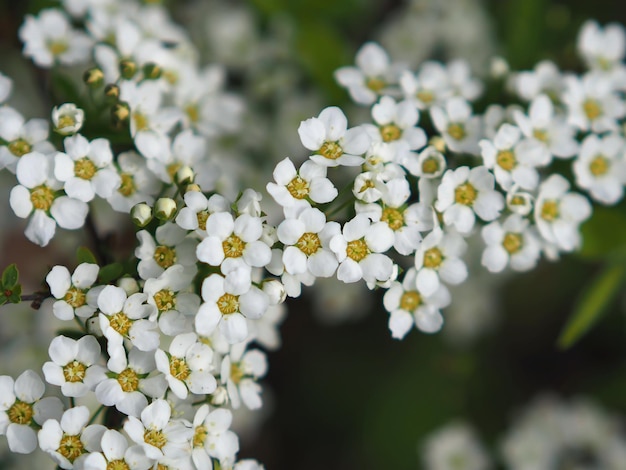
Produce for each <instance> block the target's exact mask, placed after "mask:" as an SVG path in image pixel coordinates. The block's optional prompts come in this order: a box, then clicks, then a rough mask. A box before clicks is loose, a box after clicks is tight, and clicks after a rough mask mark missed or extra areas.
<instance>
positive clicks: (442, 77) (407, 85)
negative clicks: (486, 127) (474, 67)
mask: <svg viewBox="0 0 626 470" xmlns="http://www.w3.org/2000/svg"><path fill="white" fill-rule="evenodd" d="M400 86H401V87H402V92H403V93H404V96H405V98H406V99H408V100H411V101H412V102H413V104H414V105H415V106H416V107H417V108H418V109H427V108H430V107H431V106H435V105H439V104H441V103H443V102H444V101H445V100H446V99H447V98H449V97H450V96H451V95H452V90H451V88H450V83H449V76H448V73H447V71H446V69H445V67H444V66H443V65H442V64H441V63H439V62H429V61H427V62H424V63H423V64H422V65H421V66H420V68H419V71H418V72H417V74H416V75H413V74H412V73H411V72H409V71H404V72H402V75H401V76H400Z"/></svg>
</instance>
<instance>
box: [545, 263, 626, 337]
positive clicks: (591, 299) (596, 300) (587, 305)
mask: <svg viewBox="0 0 626 470" xmlns="http://www.w3.org/2000/svg"><path fill="white" fill-rule="evenodd" d="M625 273H626V264H623V263H622V264H611V265H607V266H606V267H605V268H604V270H603V271H602V272H601V273H600V275H599V276H598V277H597V278H596V279H594V280H593V282H592V283H591V284H590V285H588V286H587V288H586V289H585V290H584V292H583V293H582V296H581V297H580V300H579V301H578V303H577V306H576V308H575V309H574V313H573V314H572V315H571V316H570V318H569V320H568V321H567V324H566V325H565V327H564V328H563V330H562V331H561V334H560V336H559V339H558V340H557V345H558V347H559V348H560V349H568V348H570V347H572V346H573V345H574V344H575V343H576V342H577V341H578V340H579V339H580V338H581V337H582V336H583V335H584V334H585V333H587V331H589V329H590V328H591V327H592V326H593V325H594V324H595V323H596V322H597V321H598V320H599V319H600V316H601V315H602V314H603V313H604V311H605V310H606V307H607V306H608V305H610V303H611V301H612V300H613V299H614V298H615V296H616V295H617V294H618V292H619V291H620V287H621V284H622V280H623V279H624V274H625Z"/></svg>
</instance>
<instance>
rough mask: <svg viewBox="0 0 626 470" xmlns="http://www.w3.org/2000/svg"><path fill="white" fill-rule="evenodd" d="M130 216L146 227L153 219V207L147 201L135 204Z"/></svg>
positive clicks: (139, 225)
mask: <svg viewBox="0 0 626 470" xmlns="http://www.w3.org/2000/svg"><path fill="white" fill-rule="evenodd" d="M130 217H131V218H132V219H133V223H134V224H135V225H137V226H138V227H145V226H146V225H148V224H149V223H150V221H151V220H152V208H151V207H150V206H149V205H148V204H146V203H145V202H140V203H139V204H135V205H134V206H133V208H132V209H131V210H130Z"/></svg>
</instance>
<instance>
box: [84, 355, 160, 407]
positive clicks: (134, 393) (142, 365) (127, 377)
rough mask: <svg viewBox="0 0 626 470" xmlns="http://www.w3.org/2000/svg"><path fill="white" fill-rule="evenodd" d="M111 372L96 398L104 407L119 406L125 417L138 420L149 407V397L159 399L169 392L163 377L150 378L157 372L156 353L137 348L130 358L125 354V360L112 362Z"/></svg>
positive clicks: (109, 366) (100, 386) (97, 392)
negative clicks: (151, 374) (133, 417)
mask: <svg viewBox="0 0 626 470" xmlns="http://www.w3.org/2000/svg"><path fill="white" fill-rule="evenodd" d="M155 349H156V348H155ZM108 368H109V371H110V372H108V373H107V376H108V378H107V379H105V380H103V381H102V382H100V383H99V384H98V385H97V387H96V389H95V392H96V398H97V399H98V401H99V402H100V403H101V404H103V405H104V406H115V408H117V410H118V411H120V412H122V413H124V414H125V415H128V416H136V417H138V416H139V415H140V414H141V412H142V411H143V409H144V408H145V407H146V406H148V399H147V398H146V396H148V397H151V398H159V397H162V396H163V395H164V394H165V391H166V390H167V382H166V380H165V377H164V376H163V375H162V374H158V375H153V376H152V377H146V375H148V374H150V373H151V372H153V371H154V370H156V362H155V359H154V353H152V352H143V351H140V350H139V349H136V348H133V349H131V350H130V352H129V353H128V358H126V354H125V353H124V354H122V358H121V359H120V358H118V359H117V360H115V361H111V360H109V363H108Z"/></svg>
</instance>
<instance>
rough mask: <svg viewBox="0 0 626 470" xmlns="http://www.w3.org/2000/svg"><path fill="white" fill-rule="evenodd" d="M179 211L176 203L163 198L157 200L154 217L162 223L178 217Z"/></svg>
mask: <svg viewBox="0 0 626 470" xmlns="http://www.w3.org/2000/svg"><path fill="white" fill-rule="evenodd" d="M177 209H178V207H177V205H176V201H174V199H172V198H169V197H162V198H159V199H157V202H156V204H155V205H154V216H155V217H156V218H157V219H159V220H162V221H167V220H171V219H173V218H174V216H175V215H176V210H177Z"/></svg>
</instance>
